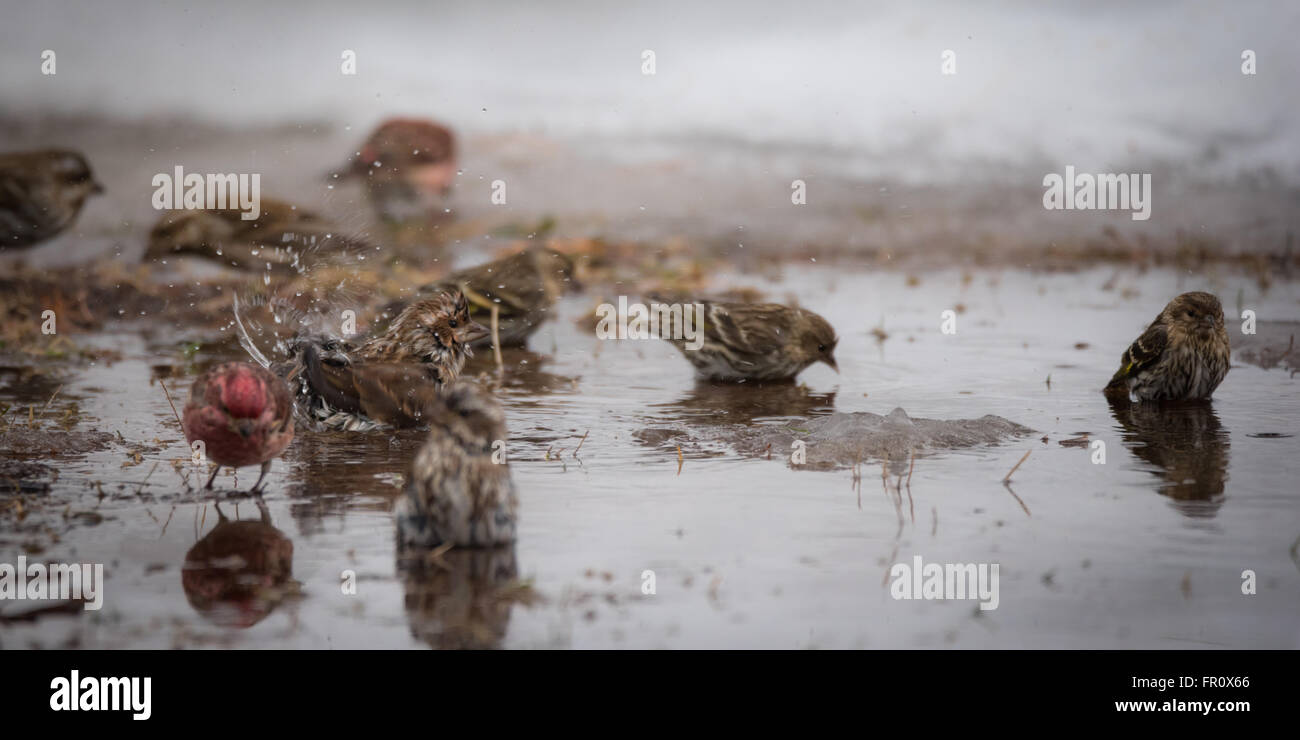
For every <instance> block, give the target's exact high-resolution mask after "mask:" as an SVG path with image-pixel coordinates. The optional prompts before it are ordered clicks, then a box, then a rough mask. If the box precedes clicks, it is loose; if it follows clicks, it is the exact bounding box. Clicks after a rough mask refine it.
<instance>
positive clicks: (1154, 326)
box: [1106, 318, 1169, 390]
mask: <svg viewBox="0 0 1300 740" xmlns="http://www.w3.org/2000/svg"><path fill="white" fill-rule="evenodd" d="M1168 343H1169V333H1168V331H1167V330H1166V329H1165V326H1164V324H1162V323H1161V322H1160V319H1159V318H1157V319H1156V320H1155V321H1153V322H1151V325H1150V326H1148V327H1147V330H1146V331H1144V332H1142V336H1140V337H1138V338H1137V339H1136V340H1134V341H1133V343H1132V344H1130V345H1129V346H1128V349H1126V350H1124V354H1123V355H1122V356H1121V357H1120V361H1119V370H1117V371H1116V372H1115V375H1114V376H1113V377H1112V378H1111V379H1110V382H1109V383H1107V384H1106V389H1107V390H1113V389H1116V388H1123V387H1124V385H1125V383H1124V381H1125V380H1127V379H1128V378H1131V377H1133V376H1135V375H1137V374H1138V373H1140V372H1142V371H1143V370H1146V369H1147V368H1149V367H1151V366H1152V365H1154V364H1156V363H1157V362H1159V360H1160V356H1161V355H1163V354H1164V352H1165V347H1166V346H1167V345H1168Z"/></svg>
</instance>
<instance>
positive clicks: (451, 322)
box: [448, 319, 456, 329]
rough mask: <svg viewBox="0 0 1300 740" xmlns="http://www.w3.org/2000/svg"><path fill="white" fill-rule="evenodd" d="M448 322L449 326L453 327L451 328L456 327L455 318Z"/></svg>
mask: <svg viewBox="0 0 1300 740" xmlns="http://www.w3.org/2000/svg"><path fill="white" fill-rule="evenodd" d="M448 323H449V324H451V328H453V329H455V328H456V320H455V319H452V320H451V321H450V322H448Z"/></svg>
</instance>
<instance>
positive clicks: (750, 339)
mask: <svg viewBox="0 0 1300 740" xmlns="http://www.w3.org/2000/svg"><path fill="white" fill-rule="evenodd" d="M653 300H661V299H659V298H653ZM675 303H679V302H675ZM679 305H680V304H679ZM695 305H702V306H703V314H702V316H697V317H696V319H695V321H694V322H687V321H685V320H684V316H683V319H678V318H677V314H675V313H674V314H672V316H673V320H672V321H670V322H669V323H668V325H667V327H666V328H661V333H662V334H663V336H662V337H661V338H662V339H666V340H668V341H669V342H671V343H672V345H673V346H674V347H676V348H677V349H679V350H681V352H682V355H683V356H684V357H686V359H687V360H688V361H689V362H690V363H691V364H692V365H694V366H695V371H696V374H697V375H698V376H699V377H701V378H705V379H708V380H720V381H727V382H743V381H748V380H757V381H782V380H791V379H793V378H794V377H795V376H796V375H798V374H799V373H801V372H803V370H804V369H805V368H807V367H808V366H809V365H812V364H813V363H815V362H824V363H826V364H827V365H829V366H830V368H831V369H832V370H835V371H836V372H839V366H838V365H836V364H835V347H836V345H837V344H839V339H838V338H837V337H836V336H835V330H834V329H833V328H832V327H831V325H830V323H829V322H827V321H826V319H824V318H822V317H821V316H819V315H817V314H815V313H813V312H812V311H808V310H806V309H802V308H791V307H789V306H782V305H780V304H777V303H717V302H712V301H699V302H697V304H695ZM685 308H686V306H682V310H683V314H684V312H685ZM679 321H680V323H679ZM692 330H695V331H698V332H700V333H701V334H702V337H703V340H702V343H701V342H700V340H698V339H697V340H696V341H695V342H692V341H690V339H689V337H687V335H686V332H687V331H692ZM692 345H694V346H695V347H698V348H697V349H695V348H692Z"/></svg>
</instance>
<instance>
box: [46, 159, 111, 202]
mask: <svg viewBox="0 0 1300 740" xmlns="http://www.w3.org/2000/svg"><path fill="white" fill-rule="evenodd" d="M43 157H44V159H45V165H46V167H47V168H48V171H49V172H50V174H51V175H52V176H53V177H54V179H55V181H56V182H58V183H59V187H60V192H62V193H64V195H65V197H66V198H67V199H68V200H69V201H71V202H73V203H74V204H75V205H77V206H78V207H80V206H81V204H82V203H83V202H85V200H86V198H89V197H90V196H92V195H97V194H99V193H102V192H104V186H103V185H100V184H99V183H98V182H96V181H95V175H94V174H93V173H92V172H91V171H90V164H89V163H87V162H86V158H85V157H83V156H81V154H80V153H78V152H74V151H71V150H65V149H57V150H52V151H48V152H45V153H44V155H43Z"/></svg>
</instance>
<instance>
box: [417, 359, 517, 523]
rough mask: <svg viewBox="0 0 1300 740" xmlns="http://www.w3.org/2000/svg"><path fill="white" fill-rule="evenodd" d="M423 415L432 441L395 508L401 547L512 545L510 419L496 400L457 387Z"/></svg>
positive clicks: (467, 386)
mask: <svg viewBox="0 0 1300 740" xmlns="http://www.w3.org/2000/svg"><path fill="white" fill-rule="evenodd" d="M424 414H425V416H426V418H427V419H428V422H429V438H428V440H427V441H426V442H425V443H424V446H423V447H421V448H420V451H419V452H418V453H416V455H415V459H414V460H412V461H411V468H410V471H409V472H408V473H407V481H406V489H405V492H404V493H403V495H402V496H400V497H399V498H398V500H397V504H396V506H395V507H394V518H395V520H396V523H397V532H398V541H399V542H400V543H401V544H403V545H405V546H410V547H437V546H439V545H446V544H451V545H455V546H457V547H494V546H498V545H509V544H510V543H513V542H514V541H515V528H516V524H517V515H518V508H519V500H518V497H517V496H516V494H515V484H514V481H513V480H511V478H510V469H509V468H508V467H507V466H506V464H505V458H504V457H497V456H498V455H502V454H504V451H505V450H504V445H505V438H506V420H505V412H503V411H502V410H501V406H500V404H498V403H497V402H496V400H495V399H494V398H492V396H491V395H489V394H488V393H486V392H485V391H482V390H480V389H478V388H477V387H475V386H473V385H470V384H468V383H457V384H455V385H453V386H451V387H449V388H446V389H444V390H443V392H442V393H441V394H438V395H437V396H436V397H434V398H433V399H432V402H431V403H429V404H428V405H427V406H426V407H425V409H424Z"/></svg>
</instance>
